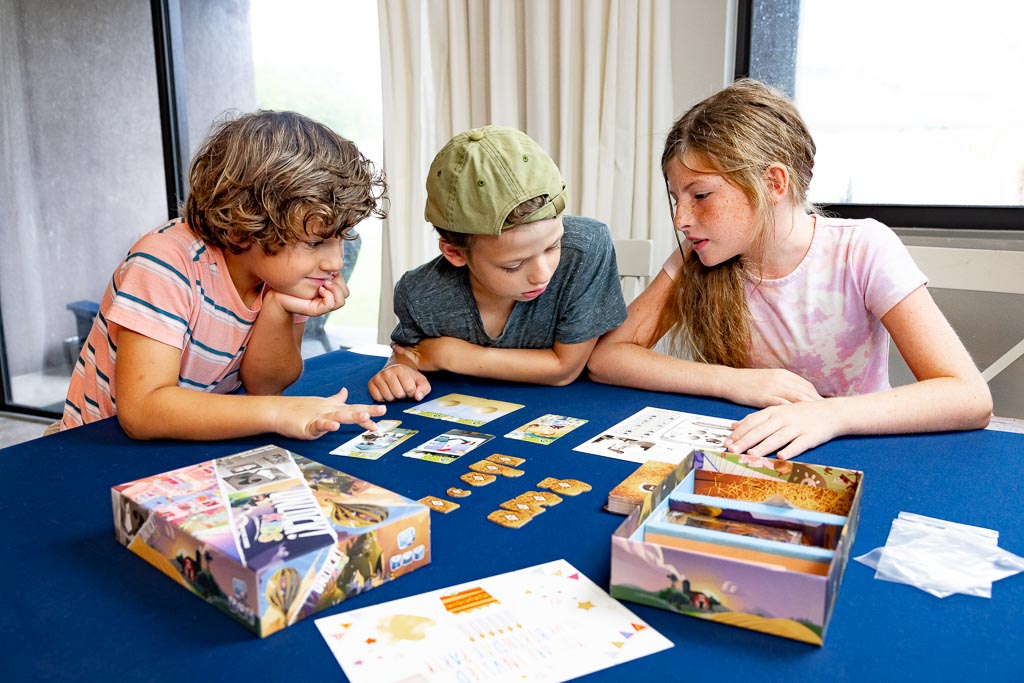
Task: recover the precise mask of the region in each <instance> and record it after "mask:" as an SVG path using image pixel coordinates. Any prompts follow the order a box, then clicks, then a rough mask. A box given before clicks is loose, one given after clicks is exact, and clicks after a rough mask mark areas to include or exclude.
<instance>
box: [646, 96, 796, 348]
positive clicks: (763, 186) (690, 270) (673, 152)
mask: <svg viewBox="0 0 1024 683" xmlns="http://www.w3.org/2000/svg"><path fill="white" fill-rule="evenodd" d="M814 152H815V146H814V140H813V139H812V138H811V134H810V132H809V131H808V130H807V126H806V125H805V124H804V121H803V119H802V118H801V117H800V114H799V112H797V110H796V107H795V106H794V105H793V103H792V102H791V101H790V100H789V99H787V98H786V96H785V95H783V94H782V93H780V92H778V91H777V90H775V89H773V88H770V87H769V86H767V85H764V84H763V83H759V82H757V81H754V80H751V79H741V80H738V81H736V82H735V83H733V84H732V85H730V86H728V87H727V88H725V89H724V90H721V91H719V92H718V93H716V94H714V95H712V96H711V97H709V98H707V99H706V100H704V101H703V102H701V103H700V104H697V105H696V106H694V107H692V108H691V109H690V110H689V111H687V112H686V113H685V114H683V116H682V117H680V119H679V120H678V121H676V122H675V124H674V125H673V126H672V129H671V131H669V134H668V137H667V138H666V140H665V150H664V152H663V153H662V157H661V168H662V172H664V171H665V168H666V166H667V165H668V163H669V162H670V161H671V160H672V159H676V160H678V161H679V162H680V163H681V164H683V166H686V162H685V161H684V158H683V157H684V155H689V156H690V157H691V158H695V159H697V160H699V161H700V162H701V163H702V164H706V167H708V168H711V169H712V170H713V172H714V173H716V174H718V175H720V176H722V178H724V179H725V180H726V181H727V182H728V183H730V184H732V185H733V186H735V187H737V188H738V189H740V190H741V191H742V192H743V194H744V195H746V197H747V199H748V200H749V201H750V203H751V205H752V206H753V208H754V215H755V220H756V225H755V226H754V228H755V229H754V241H753V244H752V247H751V249H750V250H749V252H748V253H747V254H745V255H743V256H742V257H740V256H737V257H735V258H732V259H730V260H728V261H726V262H725V263H722V264H719V265H716V266H710V267H708V266H705V265H704V264H702V263H701V262H700V259H699V258H698V257H697V255H696V254H695V253H694V251H693V250H692V249H689V250H683V266H682V269H681V270H680V272H679V274H678V276H677V277H676V280H675V283H674V290H673V297H672V305H670V306H666V307H665V308H664V309H663V310H662V314H661V318H660V320H659V332H660V333H661V334H664V333H665V332H668V331H671V332H672V344H673V346H674V347H675V348H676V350H677V351H680V352H689V353H691V354H692V355H693V357H694V358H695V359H696V360H701V361H704V362H707V363H714V364H717V365H728V366H731V367H746V366H747V365H748V364H749V358H748V353H749V347H750V339H751V321H750V311H749V309H748V307H747V298H746V292H745V284H746V281H747V278H748V275H749V274H750V273H751V272H752V266H753V270H754V271H757V270H758V268H757V267H758V266H759V265H760V264H761V261H762V260H763V258H764V254H765V250H766V248H767V247H768V240H769V239H770V237H771V235H772V229H773V228H774V221H775V218H774V205H773V203H772V201H771V198H770V196H769V185H768V178H767V175H766V173H767V171H768V168H769V167H770V166H771V165H772V164H782V165H783V166H785V167H786V169H787V170H788V171H789V176H790V180H789V196H790V199H791V201H792V203H793V205H794V206H804V207H805V208H806V209H807V210H808V211H811V210H813V207H812V206H811V205H810V204H808V202H807V188H808V186H809V185H810V182H811V176H812V174H813V170H814ZM687 168H689V167H687ZM691 170H694V169H691ZM667 183H668V181H667V178H666V185H667ZM670 204H671V202H670ZM674 219H675V217H674V216H673V220H674ZM677 238H678V233H677ZM680 250H682V246H681V245H680Z"/></svg>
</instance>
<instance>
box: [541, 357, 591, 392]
mask: <svg viewBox="0 0 1024 683" xmlns="http://www.w3.org/2000/svg"><path fill="white" fill-rule="evenodd" d="M586 367H587V364H586V362H582V363H579V364H574V365H572V366H568V367H562V368H560V369H559V370H558V371H557V372H556V373H554V374H553V375H551V376H550V377H548V379H547V381H546V382H545V384H547V385H548V386H552V387H564V386H568V385H570V384H572V383H573V382H575V381H576V380H577V379H578V378H579V376H580V375H582V374H583V370H584V368H586Z"/></svg>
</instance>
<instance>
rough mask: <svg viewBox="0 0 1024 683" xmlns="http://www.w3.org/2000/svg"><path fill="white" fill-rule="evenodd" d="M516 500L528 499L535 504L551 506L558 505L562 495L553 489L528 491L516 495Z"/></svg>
mask: <svg viewBox="0 0 1024 683" xmlns="http://www.w3.org/2000/svg"><path fill="white" fill-rule="evenodd" d="M516 500H522V501H526V502H527V503H533V504H534V505H543V506H545V507H551V506H552V505H558V504H559V503H561V502H562V497H561V496H559V495H558V494H555V493H552V492H551V491H527V492H526V493H522V494H520V495H518V496H516Z"/></svg>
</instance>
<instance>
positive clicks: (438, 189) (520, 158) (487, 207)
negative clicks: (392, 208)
mask: <svg viewBox="0 0 1024 683" xmlns="http://www.w3.org/2000/svg"><path fill="white" fill-rule="evenodd" d="M541 196H543V197H546V198H547V200H546V201H545V203H544V205H543V206H542V207H540V208H539V209H537V211H535V212H534V213H532V214H531V215H530V216H529V217H528V218H527V219H526V220H524V221H521V222H522V223H532V222H534V221H539V220H544V219H546V218H554V217H556V216H558V215H560V214H561V213H562V211H564V210H565V200H566V190H565V181H564V180H562V174H561V172H560V171H559V170H558V166H556V165H555V162H554V161H552V160H551V157H550V156H548V154H547V152H545V151H544V150H543V149H542V148H541V147H540V145H538V144H537V143H536V142H534V141H533V139H531V138H530V136H529V135H527V134H526V133H523V132H522V131H519V130H516V129H515V128H506V127H504V126H484V127H483V128H473V129H472V130H467V131H466V132H464V133H459V134H458V135H456V136H455V137H453V138H452V139H451V140H449V141H448V144H446V145H445V146H444V147H443V148H442V149H441V151H440V152H438V153H437V156H436V157H434V161H433V162H432V163H431V164H430V172H429V173H428V174H427V206H426V209H425V210H424V212H423V215H424V217H425V218H426V219H427V220H428V221H430V223H432V224H433V225H435V226H437V227H439V228H442V229H444V230H451V231H452V232H459V233H465V234H469V235H500V234H501V231H502V230H503V229H505V228H508V227H510V226H509V225H508V223H507V222H506V218H508V214H509V212H510V211H512V209H514V208H516V207H517V206H519V205H520V204H522V203H523V202H525V201H526V200H527V199H533V198H534V197H541Z"/></svg>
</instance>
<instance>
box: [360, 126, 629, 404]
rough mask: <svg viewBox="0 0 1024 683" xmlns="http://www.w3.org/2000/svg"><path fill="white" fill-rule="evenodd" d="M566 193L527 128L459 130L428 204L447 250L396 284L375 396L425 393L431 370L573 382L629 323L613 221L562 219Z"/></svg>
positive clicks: (434, 174)
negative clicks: (605, 340) (610, 335)
mask: <svg viewBox="0 0 1024 683" xmlns="http://www.w3.org/2000/svg"><path fill="white" fill-rule="evenodd" d="M565 203H566V189H565V181H563V180H562V174H561V172H559V170H558V167H557V166H556V165H555V163H554V161H552V160H551V157H549V156H548V154H547V153H546V152H545V151H544V150H543V149H541V147H540V146H539V145H538V144H537V143H536V142H534V141H533V140H532V139H531V138H530V137H529V136H527V135H526V134H525V133H523V132H521V131H518V130H515V129H513V128H505V127H501V126H485V127H483V128H474V129H472V130H468V131H466V132H464V133H460V134H459V135H456V136H455V137H454V138H452V139H451V140H450V141H449V142H448V144H446V145H445V146H444V147H443V148H442V149H441V151H440V152H438V154H437V156H436V157H434V161H433V163H431V165H430V171H429V174H428V176H427V204H426V210H425V212H424V214H425V217H426V219H427V220H428V221H429V222H430V223H432V224H433V225H434V227H435V229H436V230H437V232H438V234H439V235H440V240H439V246H440V249H441V255H440V256H438V257H437V258H435V259H434V260H432V261H430V262H428V263H426V264H424V265H422V266H420V267H419V268H416V269H414V270H411V271H409V272H408V273H406V274H405V275H403V276H402V278H401V279H400V280H399V281H398V284H397V285H396V286H395V314H396V315H397V316H398V325H397V326H396V327H395V329H394V331H393V332H392V333H391V340H392V342H393V343H392V345H391V346H392V349H393V350H394V353H393V354H392V356H391V358H390V359H389V360H388V362H387V364H386V365H385V366H384V368H383V369H381V371H380V372H378V373H377V374H376V375H375V376H374V377H373V378H372V379H371V380H370V383H369V390H370V395H371V396H372V397H373V399H374V400H376V401H393V400H397V399H403V398H412V399H415V400H417V401H418V400H420V399H422V398H423V397H424V396H426V395H427V394H428V393H429V392H430V382H429V381H428V380H427V378H426V377H425V376H424V375H423V373H424V372H429V371H433V370H447V371H450V372H456V373H460V374H464V375H472V376H475V377H486V378H489V379H498V380H508V381H516V382H531V383H535V384H549V385H556V386H558V385H564V384H568V383H570V382H572V381H573V380H575V379H576V378H577V377H579V374H580V373H581V372H582V371H583V368H584V367H585V366H586V363H587V359H588V358H589V357H590V352H591V350H593V348H594V345H595V344H596V343H597V339H598V337H600V336H601V335H602V334H604V333H605V332H607V331H608V330H611V329H613V328H615V327H617V326H618V325H620V324H622V322H623V321H624V320H625V319H626V306H625V303H624V302H623V299H622V290H621V287H620V285H619V277H618V270H617V268H616V265H615V251H614V248H613V247H612V240H611V236H610V235H609V233H608V227H607V226H606V225H604V224H603V223H600V222H598V221H595V220H592V219H589V218H581V217H577V216H563V215H562V212H563V210H564V209H565Z"/></svg>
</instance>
